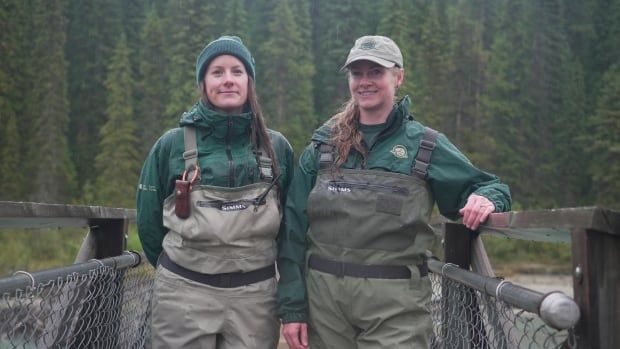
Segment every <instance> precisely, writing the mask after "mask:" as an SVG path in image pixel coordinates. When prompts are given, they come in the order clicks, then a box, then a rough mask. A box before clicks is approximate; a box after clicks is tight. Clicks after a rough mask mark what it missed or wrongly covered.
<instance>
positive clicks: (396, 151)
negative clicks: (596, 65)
mask: <svg viewBox="0 0 620 349" xmlns="http://www.w3.org/2000/svg"><path fill="white" fill-rule="evenodd" d="M390 153H392V154H393V155H394V156H396V157H397V158H399V159H406V158H407V148H405V147H404V146H402V145H395V146H394V148H392V150H390Z"/></svg>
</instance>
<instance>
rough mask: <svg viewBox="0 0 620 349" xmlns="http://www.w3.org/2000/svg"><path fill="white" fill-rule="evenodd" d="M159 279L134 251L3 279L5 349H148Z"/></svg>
mask: <svg viewBox="0 0 620 349" xmlns="http://www.w3.org/2000/svg"><path fill="white" fill-rule="evenodd" d="M153 276H154V271H153V268H152V267H150V266H149V265H148V263H146V262H143V260H142V258H141V257H140V256H139V255H138V254H136V253H129V252H128V253H126V254H124V255H122V256H118V257H111V258H106V259H102V260H91V261H89V262H87V263H81V264H75V265H71V266H67V267H62V268H55V269H50V270H46V271H41V272H36V273H32V274H30V273H28V272H16V273H15V274H14V275H13V276H11V277H8V278H4V279H0V295H1V297H2V298H1V299H0V349H5V348H24V349H30V348H144V347H145V346H146V341H147V339H148V338H149V337H150V334H149V331H150V325H149V321H148V318H149V316H150V299H151V295H152V289H153Z"/></svg>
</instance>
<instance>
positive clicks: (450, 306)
mask: <svg viewBox="0 0 620 349" xmlns="http://www.w3.org/2000/svg"><path fill="white" fill-rule="evenodd" d="M429 269H430V270H431V271H432V272H431V273H430V274H429V275H430V277H431V283H432V287H433V293H432V301H431V318H432V321H433V332H434V333H433V341H432V347H433V348H450V349H451V348H502V349H504V348H506V349H513V348H514V349H517V348H518V349H521V348H576V347H577V342H576V338H575V334H574V330H573V328H574V326H575V325H576V323H577V321H578V320H579V316H580V315H579V308H578V306H577V304H576V303H575V302H574V301H573V300H572V299H571V298H569V297H568V296H566V295H564V294H563V293H559V292H552V293H549V294H542V293H539V292H537V291H533V290H530V289H527V288H523V287H520V286H518V285H513V284H511V283H508V282H506V281H503V280H501V279H498V278H490V277H485V276H482V275H479V274H476V273H473V272H470V271H467V270H463V269H460V268H458V266H455V265H452V264H445V263H442V262H439V261H437V260H433V259H431V260H429Z"/></svg>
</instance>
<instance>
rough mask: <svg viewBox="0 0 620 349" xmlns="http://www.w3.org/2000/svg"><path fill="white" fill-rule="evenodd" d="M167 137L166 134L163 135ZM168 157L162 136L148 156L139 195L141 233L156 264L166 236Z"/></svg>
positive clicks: (146, 250)
mask: <svg viewBox="0 0 620 349" xmlns="http://www.w3.org/2000/svg"><path fill="white" fill-rule="evenodd" d="M162 138H163V137H162ZM165 160H167V157H163V158H162V139H161V138H160V140H158V141H157V143H155V145H154V146H153V148H152V149H151V151H150V153H149V155H148V157H147V158H146V160H145V162H144V165H143V167H142V171H141V173H140V179H139V181H138V189H137V194H136V208H137V226H138V236H139V237H140V242H141V243H142V248H143V249H144V254H145V255H146V258H147V259H148V261H149V262H150V263H151V264H152V265H153V266H156V264H157V258H158V257H159V255H160V253H161V251H162V242H163V240H164V236H165V235H166V228H165V227H164V224H163V216H162V213H163V205H164V199H165V198H166V196H167V195H166V184H165V178H167V171H168V168H167V166H163V164H164V162H163V161H165Z"/></svg>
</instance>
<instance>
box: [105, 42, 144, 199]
mask: <svg viewBox="0 0 620 349" xmlns="http://www.w3.org/2000/svg"><path fill="white" fill-rule="evenodd" d="M105 87H106V90H107V93H108V107H107V108H106V114H107V117H108V120H107V121H106V123H105V125H103V127H102V128H101V143H100V145H99V149H100V152H99V154H98V155H97V157H96V158H95V168H96V169H97V173H98V177H97V182H96V189H97V192H96V194H95V197H96V203H97V204H100V205H106V206H114V207H127V208H131V207H134V202H135V186H136V184H135V183H136V182H137V180H138V174H139V173H138V172H139V157H138V148H137V145H138V140H137V137H136V123H135V121H134V106H133V103H134V101H133V90H134V81H133V78H132V71H131V66H130V61H129V47H128V46H127V39H126V37H125V35H121V37H120V39H119V40H118V43H117V46H116V49H115V50H114V55H113V56H112V59H111V60H110V65H109V67H108V74H107V76H106V79H105ZM109 183H114V185H109Z"/></svg>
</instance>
